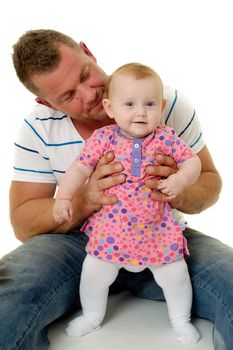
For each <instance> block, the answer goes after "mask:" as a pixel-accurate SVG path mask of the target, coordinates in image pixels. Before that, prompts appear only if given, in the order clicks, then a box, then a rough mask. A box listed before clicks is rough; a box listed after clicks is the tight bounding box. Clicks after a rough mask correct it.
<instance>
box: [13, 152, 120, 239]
mask: <svg viewBox="0 0 233 350" xmlns="http://www.w3.org/2000/svg"><path fill="white" fill-rule="evenodd" d="M113 159H114V155H113V154H112V153H108V154H107V155H105V156H104V157H103V158H102V159H101V160H100V162H99V164H98V166H97V168H96V170H95V171H94V173H93V174H92V176H91V178H90V180H89V182H88V183H87V184H86V185H85V186H83V188H82V189H81V190H80V191H78V192H77V194H76V196H75V198H74V200H73V207H74V217H73V219H72V221H71V222H68V223H67V222H66V223H64V224H58V223H57V222H56V221H55V220H54V219H53V205H54V198H53V197H54V193H55V190H56V185H55V184H42V183H32V182H19V181H13V182H12V184H11V188H10V216H11V222H12V226H13V229H14V232H15V235H16V237H17V238H18V239H19V240H20V241H26V240H27V239H30V238H32V237H34V236H36V235H39V234H43V233H49V232H54V233H65V232H69V231H70V230H72V229H73V228H74V227H76V226H77V225H79V224H80V223H81V222H82V221H83V220H84V219H86V218H87V217H88V216H89V215H90V214H92V213H93V212H94V211H95V210H98V209H99V208H100V207H101V206H102V205H105V204H112V203H115V202H116V201H117V198H116V196H109V197H107V196H105V195H104V190H105V189H107V188H110V187H112V186H114V185H116V184H119V183H122V182H124V180H125V178H124V175H123V174H119V175H118V176H110V175H112V174H117V173H119V172H120V171H122V165H121V164H120V163H119V162H114V163H111V162H112V160H113Z"/></svg>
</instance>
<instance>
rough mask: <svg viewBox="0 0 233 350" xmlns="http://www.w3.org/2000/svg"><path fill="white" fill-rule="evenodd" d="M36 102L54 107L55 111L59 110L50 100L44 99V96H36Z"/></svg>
mask: <svg viewBox="0 0 233 350" xmlns="http://www.w3.org/2000/svg"><path fill="white" fill-rule="evenodd" d="M35 100H36V102H37V103H39V104H41V105H44V106H47V107H49V108H52V109H53V110H54V111H57V109H56V108H54V107H53V106H52V105H51V104H50V103H49V102H47V101H46V100H44V99H43V98H40V97H36V98H35Z"/></svg>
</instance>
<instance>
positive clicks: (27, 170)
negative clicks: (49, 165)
mask: <svg viewBox="0 0 233 350" xmlns="http://www.w3.org/2000/svg"><path fill="white" fill-rule="evenodd" d="M13 168H14V169H15V170H19V171H25V172H30V173H40V174H53V172H52V171H43V170H33V169H24V168H17V167H15V166H14V167H13Z"/></svg>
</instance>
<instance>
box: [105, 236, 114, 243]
mask: <svg viewBox="0 0 233 350" xmlns="http://www.w3.org/2000/svg"><path fill="white" fill-rule="evenodd" d="M107 242H108V243H109V244H113V243H114V242H115V238H114V237H108V238H107Z"/></svg>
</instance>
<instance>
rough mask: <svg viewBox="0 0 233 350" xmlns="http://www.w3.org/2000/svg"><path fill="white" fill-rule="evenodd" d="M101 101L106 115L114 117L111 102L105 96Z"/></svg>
mask: <svg viewBox="0 0 233 350" xmlns="http://www.w3.org/2000/svg"><path fill="white" fill-rule="evenodd" d="M102 103H103V106H104V110H105V112H106V113H107V115H108V116H109V118H111V119H114V115H113V112H112V105H111V102H110V101H109V100H108V99H107V98H104V99H103V100H102Z"/></svg>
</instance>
